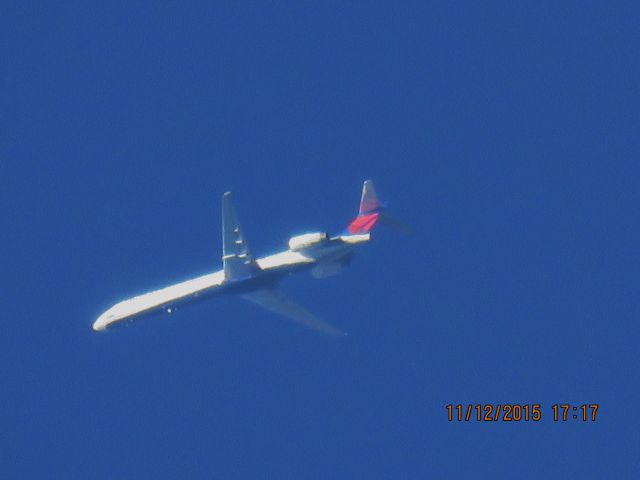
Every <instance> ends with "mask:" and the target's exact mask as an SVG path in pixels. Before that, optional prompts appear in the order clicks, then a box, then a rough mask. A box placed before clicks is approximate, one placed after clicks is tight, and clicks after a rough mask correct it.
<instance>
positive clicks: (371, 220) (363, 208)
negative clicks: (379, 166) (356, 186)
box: [347, 180, 382, 235]
mask: <svg viewBox="0 0 640 480" xmlns="http://www.w3.org/2000/svg"><path fill="white" fill-rule="evenodd" d="M381 210H382V205H381V204H380V201H379V200H378V195H376V189H375V187H374V186H373V182H372V181H371V180H365V182H364V184H363V185H362V196H361V197H360V209H359V210H358V216H357V217H356V218H354V219H353V220H352V221H351V223H349V226H348V227H347V232H348V233H349V234H351V235H361V234H365V233H368V232H369V230H371V229H372V228H373V226H374V225H375V224H376V222H377V221H378V218H379V217H380V212H381Z"/></svg>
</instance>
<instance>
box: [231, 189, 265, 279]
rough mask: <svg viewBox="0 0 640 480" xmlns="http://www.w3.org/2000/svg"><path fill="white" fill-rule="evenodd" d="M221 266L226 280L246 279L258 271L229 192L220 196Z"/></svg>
mask: <svg viewBox="0 0 640 480" xmlns="http://www.w3.org/2000/svg"><path fill="white" fill-rule="evenodd" d="M222 264H223V265H224V273H225V275H226V277H227V278H228V279H235V278H248V277H250V276H251V275H252V274H254V273H255V272H256V270H257V269H258V268H257V267H256V264H255V262H254V260H253V256H252V255H251V252H250V251H249V246H248V245H247V240H246V239H245V238H244V234H243V233H242V228H241V227H240V222H239V221H238V214H237V213H236V209H235V208H234V207H233V203H232V202H231V192H227V193H225V194H224V195H223V196H222Z"/></svg>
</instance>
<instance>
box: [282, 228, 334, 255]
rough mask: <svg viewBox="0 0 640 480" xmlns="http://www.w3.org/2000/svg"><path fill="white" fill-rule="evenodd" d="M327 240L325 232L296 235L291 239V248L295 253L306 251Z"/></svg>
mask: <svg viewBox="0 0 640 480" xmlns="http://www.w3.org/2000/svg"><path fill="white" fill-rule="evenodd" d="M326 240H327V234H326V233H324V232H315V233H305V234H303V235H296V236H295V237H291V238H290V239H289V248H290V249H291V250H293V251H294V252H297V251H300V250H304V249H306V248H309V247H313V246H315V245H319V244H321V243H323V242H325V241H326Z"/></svg>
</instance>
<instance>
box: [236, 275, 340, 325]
mask: <svg viewBox="0 0 640 480" xmlns="http://www.w3.org/2000/svg"><path fill="white" fill-rule="evenodd" d="M242 297H243V298H245V299H246V300H249V301H250V302H253V303H255V304H256V305H259V306H261V307H262V308H265V309H267V310H269V311H271V312H273V313H277V314H279V315H282V316H284V317H287V318H288V319H290V320H293V321H294V322H298V323H300V324H302V325H304V326H305V327H309V328H313V329H314V330H318V331H320V332H323V333H328V334H329V335H335V336H344V335H346V333H344V332H342V331H340V330H338V329H337V328H336V327H334V326H333V325H330V324H328V323H326V322H324V321H322V320H320V319H319V318H318V317H316V316H315V315H314V314H313V313H311V312H309V311H308V310H306V309H305V308H303V307H301V306H300V305H298V304H296V303H294V302H293V301H292V300H290V299H289V298H288V297H287V296H286V295H285V294H284V293H282V292H281V291H280V290H278V289H277V288H274V287H271V288H264V289H261V290H256V291H254V292H250V293H245V294H243V295H242Z"/></svg>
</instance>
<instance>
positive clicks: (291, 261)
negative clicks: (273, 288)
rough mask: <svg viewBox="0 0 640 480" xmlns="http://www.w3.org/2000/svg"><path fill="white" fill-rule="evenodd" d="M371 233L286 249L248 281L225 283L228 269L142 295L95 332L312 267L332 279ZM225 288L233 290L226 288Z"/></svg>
mask: <svg viewBox="0 0 640 480" xmlns="http://www.w3.org/2000/svg"><path fill="white" fill-rule="evenodd" d="M369 238H370V237H369V233H366V234H362V235H343V236H337V237H333V238H330V239H326V241H323V242H320V243H318V244H314V245H310V246H309V247H306V248H301V249H298V250H292V249H288V250H284V251H282V252H279V253H275V254H273V255H268V256H266V257H262V258H258V259H256V260H255V263H256V265H257V267H258V268H259V271H258V272H256V273H255V274H253V275H252V276H251V277H249V278H246V279H235V280H233V282H226V281H225V273H224V270H218V271H216V272H213V273H209V274H206V275H202V276H200V277H196V278H193V279H190V280H186V281H184V282H180V283H176V284H174V285H170V286H168V287H165V288H162V289H160V290H154V291H152V292H149V293H145V294H142V295H138V296H136V297H133V298H130V299H128V300H124V301H121V302H119V303H116V304H115V305H113V306H112V307H111V308H109V309H108V310H107V311H105V312H104V313H103V314H102V315H100V316H99V317H98V319H97V320H96V321H95V322H94V323H93V329H94V330H104V329H105V328H107V327H108V326H110V325H112V324H114V323H117V322H120V321H123V320H127V319H129V318H132V317H135V316H138V315H140V314H142V313H145V312H149V311H152V310H154V309H157V308H167V307H168V306H172V305H175V304H176V303H181V302H185V301H190V300H194V299H195V298H197V297H202V296H206V295H207V294H209V293H214V292H220V293H223V292H225V290H226V291H229V292H233V290H234V289H237V288H245V289H251V288H253V285H254V284H255V285H261V286H264V284H265V283H266V282H273V281H275V280H274V279H277V278H279V277H280V276H282V275H285V274H287V273H292V272H295V271H298V270H300V269H304V268H305V267H308V268H311V269H312V273H313V275H314V276H315V277H324V276H329V275H331V274H333V273H336V272H337V271H339V270H340V268H341V267H342V265H343V264H344V261H345V259H348V258H349V257H350V256H351V254H352V253H353V248H354V247H355V246H356V245H358V244H361V243H365V242H367V241H369ZM225 287H233V288H228V289H225Z"/></svg>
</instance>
